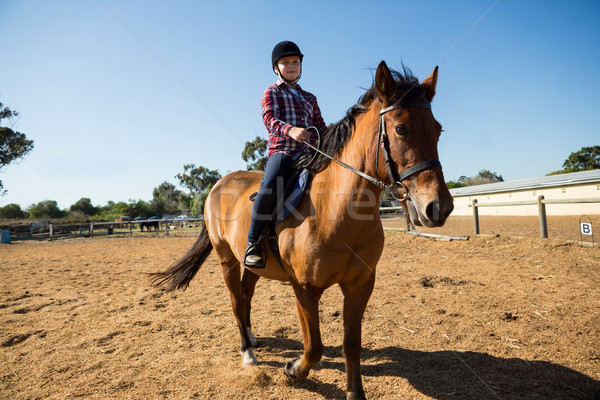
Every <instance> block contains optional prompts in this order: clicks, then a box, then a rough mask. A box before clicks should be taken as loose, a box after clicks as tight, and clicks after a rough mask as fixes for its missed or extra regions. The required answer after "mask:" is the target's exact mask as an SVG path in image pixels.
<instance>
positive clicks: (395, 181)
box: [304, 103, 442, 200]
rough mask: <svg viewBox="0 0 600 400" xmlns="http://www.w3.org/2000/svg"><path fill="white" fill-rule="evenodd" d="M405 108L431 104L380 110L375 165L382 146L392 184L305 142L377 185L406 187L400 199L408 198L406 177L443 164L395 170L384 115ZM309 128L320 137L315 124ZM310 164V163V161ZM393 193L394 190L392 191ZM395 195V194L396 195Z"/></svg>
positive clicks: (429, 106) (416, 106) (423, 106)
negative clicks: (399, 172) (405, 183)
mask: <svg viewBox="0 0 600 400" xmlns="http://www.w3.org/2000/svg"><path fill="white" fill-rule="evenodd" d="M356 107H359V108H361V109H363V110H367V109H368V108H367V107H365V106H362V105H358V106H356ZM403 108H428V109H431V104H429V103H411V104H407V105H404V106H400V105H392V106H389V107H386V108H382V109H381V110H380V111H379V132H378V139H377V141H378V146H377V151H376V154H375V165H378V164H379V146H381V149H382V150H383V160H384V162H385V165H386V168H387V171H388V178H389V180H390V182H392V184H391V185H388V184H386V183H384V182H383V181H380V180H378V179H376V178H374V177H372V176H370V175H368V174H365V173H364V172H362V171H359V170H358V169H356V168H354V167H352V166H350V165H348V164H346V163H344V162H342V161H340V160H338V159H336V158H334V157H332V156H331V155H329V154H327V153H325V152H323V151H321V150H320V149H318V148H317V147H315V146H313V145H311V144H310V143H307V142H306V141H305V142H304V144H305V145H306V146H308V147H309V148H310V149H312V150H314V151H316V152H317V153H319V154H321V155H323V156H325V157H327V158H329V159H330V160H331V161H334V162H336V163H338V164H339V165H341V166H342V167H344V168H347V169H349V170H350V171H352V172H354V173H355V174H357V175H359V176H361V177H363V178H365V179H366V180H368V181H369V182H371V183H372V184H374V185H376V186H377V187H380V188H382V189H383V188H386V187H387V188H390V189H395V188H398V187H401V188H403V189H404V196H403V198H402V199H398V200H407V199H409V196H410V193H409V191H408V188H407V187H406V186H405V185H404V184H403V183H402V181H403V180H405V179H406V178H408V177H410V176H412V175H414V174H416V173H417V172H420V171H422V170H424V169H428V168H432V167H441V166H442V164H441V163H440V162H439V160H429V161H425V162H422V163H419V164H416V165H413V166H412V167H410V168H407V169H406V170H404V171H403V172H402V173H401V174H400V175H398V173H397V172H396V171H395V170H394V168H392V158H391V157H390V141H389V137H388V134H387V130H386V126H385V121H384V118H383V116H384V115H385V114H386V113H388V112H390V111H393V110H400V109H403ZM307 130H312V131H315V132H316V133H317V135H318V136H319V137H320V134H319V131H318V129H317V128H315V127H314V126H311V127H309V128H307ZM309 165H310V163H309ZM392 195H393V191H392ZM394 197H395V196H394Z"/></svg>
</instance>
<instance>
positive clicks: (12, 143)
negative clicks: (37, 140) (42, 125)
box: [0, 103, 33, 196]
mask: <svg viewBox="0 0 600 400" xmlns="http://www.w3.org/2000/svg"><path fill="white" fill-rule="evenodd" d="M18 115H19V113H18V112H17V111H13V110H11V109H10V108H8V107H5V106H4V104H2V103H0V123H1V122H2V120H3V119H8V120H9V121H11V122H12V121H13V120H14V118H15V117H17V116H18ZM31 150H33V140H28V139H27V137H26V136H25V134H24V133H21V132H15V131H13V130H12V129H11V128H8V127H2V126H0V169H2V168H3V167H5V166H7V165H8V164H10V163H11V162H13V161H15V160H18V159H20V158H22V157H24V156H25V155H26V154H27V153H29V152H30V151H31ZM3 188H4V186H3V184H2V181H0V196H2V195H4V194H5V193H6V191H5V190H3Z"/></svg>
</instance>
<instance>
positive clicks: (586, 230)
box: [580, 222, 592, 235]
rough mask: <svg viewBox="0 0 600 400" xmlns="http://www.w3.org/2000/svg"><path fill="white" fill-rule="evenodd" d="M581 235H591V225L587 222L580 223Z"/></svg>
mask: <svg viewBox="0 0 600 400" xmlns="http://www.w3.org/2000/svg"><path fill="white" fill-rule="evenodd" d="M580 227H581V234H582V235H591V234H592V224H591V223H589V222H581V224H580Z"/></svg>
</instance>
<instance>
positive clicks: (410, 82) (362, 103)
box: [311, 65, 424, 172]
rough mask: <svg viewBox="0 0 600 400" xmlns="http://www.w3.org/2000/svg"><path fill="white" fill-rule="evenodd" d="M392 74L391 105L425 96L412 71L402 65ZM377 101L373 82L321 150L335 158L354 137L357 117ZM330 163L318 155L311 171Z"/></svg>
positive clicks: (331, 132)
mask: <svg viewBox="0 0 600 400" xmlns="http://www.w3.org/2000/svg"><path fill="white" fill-rule="evenodd" d="M391 72H392V75H393V76H394V80H395V81H396V87H395V89H394V93H393V95H392V97H391V99H390V100H391V104H396V103H399V104H400V105H402V104H405V103H410V102H413V101H414V100H415V99H416V98H418V97H421V96H423V94H424V91H423V89H422V88H421V87H420V86H419V80H418V79H417V78H416V77H415V76H414V75H413V74H412V72H411V70H410V69H408V68H406V67H405V66H404V65H402V71H395V70H391ZM376 99H379V96H378V95H377V89H376V88H375V82H373V85H372V86H371V87H370V88H369V89H367V91H366V92H365V94H363V95H362V96H361V97H360V98H359V99H358V103H357V104H355V105H353V106H352V107H350V109H349V110H348V111H347V112H346V116H345V117H344V118H342V119H341V120H340V121H338V122H337V123H335V124H334V125H333V126H331V127H330V128H329V129H328V131H327V134H326V135H325V138H324V139H323V140H322V143H321V150H322V151H323V152H325V153H326V154H329V155H331V156H334V157H335V156H336V155H337V154H338V153H339V152H340V151H341V150H342V149H343V148H344V146H345V145H346V143H347V142H348V139H349V138H350V136H352V132H353V131H354V127H355V125H356V117H357V116H358V115H359V114H361V113H364V112H365V111H367V107H368V105H369V104H370V103H371V102H373V101H374V100H376ZM330 161H331V160H330V159H329V158H327V157H325V156H324V155H322V154H317V155H316V156H315V161H314V163H313V165H312V168H311V169H312V170H313V171H316V172H319V171H322V170H323V169H325V168H326V167H327V165H329V162H330Z"/></svg>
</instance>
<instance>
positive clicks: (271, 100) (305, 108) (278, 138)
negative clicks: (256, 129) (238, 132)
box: [261, 79, 327, 157]
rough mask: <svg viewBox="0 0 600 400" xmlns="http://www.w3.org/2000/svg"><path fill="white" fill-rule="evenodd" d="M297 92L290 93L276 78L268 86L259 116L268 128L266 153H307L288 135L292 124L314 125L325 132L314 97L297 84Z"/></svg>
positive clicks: (304, 147) (303, 126) (294, 125)
mask: <svg viewBox="0 0 600 400" xmlns="http://www.w3.org/2000/svg"><path fill="white" fill-rule="evenodd" d="M296 88H297V92H298V94H297V95H296V94H294V93H292V91H291V90H290V89H289V88H288V87H287V84H286V83H285V82H284V81H283V80H281V79H279V80H277V83H276V84H274V85H271V86H269V87H268V88H267V89H266V90H265V94H264V95H263V98H262V101H261V106H262V116H263V121H264V123H265V126H266V127H267V131H269V144H268V154H267V156H268V157H270V156H271V155H272V154H275V153H284V154H287V155H289V156H291V157H293V156H295V155H296V154H298V153H299V152H301V151H303V152H309V151H310V150H309V149H308V148H307V147H306V146H302V144H301V143H299V142H297V141H296V140H294V139H292V138H291V137H290V136H288V132H289V130H290V128H291V127H299V128H308V127H309V126H315V127H316V128H317V129H318V130H319V132H321V135H324V134H325V133H327V126H326V125H325V122H324V121H323V117H322V116H321V110H320V109H319V105H318V104H317V98H316V97H315V96H314V95H313V94H311V93H309V92H307V91H304V90H302V88H300V86H299V85H296Z"/></svg>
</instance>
